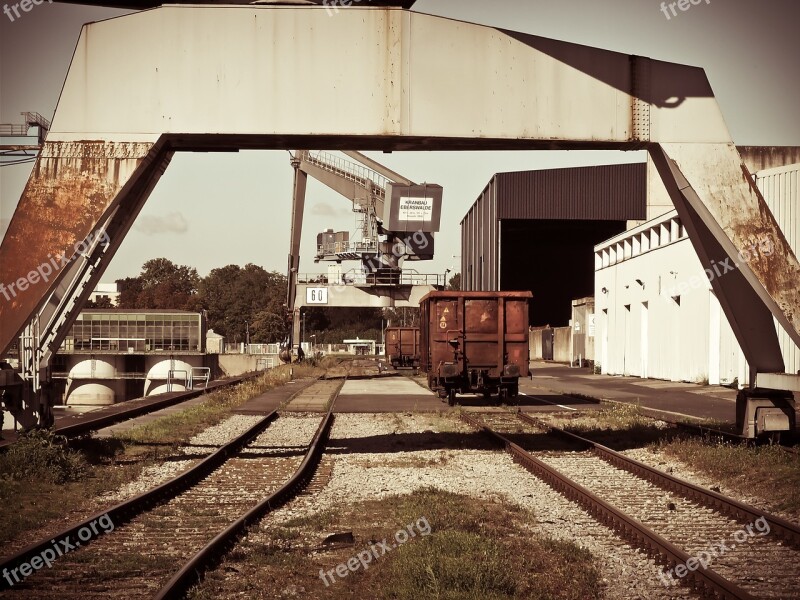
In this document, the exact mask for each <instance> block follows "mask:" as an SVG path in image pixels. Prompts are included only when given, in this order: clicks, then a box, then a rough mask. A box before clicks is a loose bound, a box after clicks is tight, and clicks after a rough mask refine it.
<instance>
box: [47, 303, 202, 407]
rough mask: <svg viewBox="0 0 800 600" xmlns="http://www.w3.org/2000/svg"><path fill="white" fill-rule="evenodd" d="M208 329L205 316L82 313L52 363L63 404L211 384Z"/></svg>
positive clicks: (100, 401)
mask: <svg viewBox="0 0 800 600" xmlns="http://www.w3.org/2000/svg"><path fill="white" fill-rule="evenodd" d="M205 328H206V325H205V317H204V316H203V315H202V314H201V313H192V312H186V311H179V310H133V309H126V310H116V309H106V310H102V309H96V310H84V311H81V313H80V314H79V315H78V317H77V319H76V320H75V323H74V324H73V325H72V327H71V328H70V330H69V332H68V334H67V336H66V338H65V340H64V343H63V344H62V346H61V348H60V349H59V351H58V353H57V354H56V356H55V358H54V361H53V376H54V380H55V382H56V385H59V386H60V387H62V389H63V392H62V398H63V402H64V404H79V405H102V404H114V403H115V402H119V401H121V400H127V399H130V398H137V397H141V396H148V395H151V394H158V393H161V392H166V391H179V390H183V389H187V388H188V387H191V385H192V384H193V383H195V382H196V381H197V380H198V378H199V379H202V380H203V381H207V380H208V378H209V376H210V369H209V365H208V364H206V362H207V361H206V353H205V333H206V332H205Z"/></svg>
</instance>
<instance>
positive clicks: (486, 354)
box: [420, 291, 532, 406]
mask: <svg viewBox="0 0 800 600" xmlns="http://www.w3.org/2000/svg"><path fill="white" fill-rule="evenodd" d="M531 298H532V295H531V293H530V292H456V291H453V292H431V293H429V294H427V295H426V296H425V297H423V298H422V300H421V301H420V347H421V350H422V352H421V355H420V367H421V369H422V370H424V371H425V373H426V374H427V376H428V386H429V387H430V388H431V389H432V390H434V391H436V392H437V393H438V394H439V397H441V398H447V399H448V404H450V405H451V406H452V405H453V404H455V399H456V394H458V393H470V392H472V393H479V394H483V396H484V397H485V398H488V397H490V395H491V394H495V393H496V394H498V396H499V397H500V399H501V400H504V399H506V398H509V397H514V396H516V395H517V394H518V393H519V378H520V377H528V376H529V374H530V371H529V369H528V303H529V301H530V299H531Z"/></svg>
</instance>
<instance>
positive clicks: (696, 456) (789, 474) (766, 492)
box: [657, 437, 800, 520]
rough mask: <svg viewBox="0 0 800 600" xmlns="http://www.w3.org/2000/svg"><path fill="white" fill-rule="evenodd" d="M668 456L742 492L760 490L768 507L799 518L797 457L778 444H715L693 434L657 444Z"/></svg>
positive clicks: (798, 467) (751, 492)
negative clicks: (754, 445)
mask: <svg viewBox="0 0 800 600" xmlns="http://www.w3.org/2000/svg"><path fill="white" fill-rule="evenodd" d="M657 449H659V450H661V451H662V452H663V453H664V454H666V455H667V456H671V457H674V458H676V459H678V460H680V461H681V462H683V463H685V464H687V465H690V466H691V468H692V469H693V470H694V471H697V472H702V473H705V474H707V475H709V476H711V477H713V478H715V479H716V480H718V481H720V482H721V483H722V484H723V485H724V486H725V487H727V488H730V489H732V490H736V491H737V492H739V493H741V494H745V495H752V494H759V493H760V494H761V495H762V496H764V497H765V500H766V501H768V503H769V506H770V509H771V510H781V511H784V512H786V513H789V514H790V515H793V518H794V520H797V519H798V518H800V496H799V495H798V493H797V490H798V489H800V457H798V456H797V455H796V454H790V453H788V452H784V451H783V450H781V449H780V448H779V447H777V446H756V447H748V446H744V445H738V444H736V445H734V444H714V443H711V442H708V441H705V440H703V439H699V438H696V437H686V438H684V439H677V440H673V441H672V442H670V443H668V444H662V445H660V446H657Z"/></svg>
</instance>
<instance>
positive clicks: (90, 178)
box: [0, 141, 152, 349]
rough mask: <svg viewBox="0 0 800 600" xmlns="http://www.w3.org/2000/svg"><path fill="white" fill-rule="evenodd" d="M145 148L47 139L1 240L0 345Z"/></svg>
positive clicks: (29, 312) (98, 218)
mask: <svg viewBox="0 0 800 600" xmlns="http://www.w3.org/2000/svg"><path fill="white" fill-rule="evenodd" d="M151 148H152V144H150V143H114V142H99V141H80V142H46V143H45V145H44V147H43V148H42V152H41V155H40V156H39V158H38V159H37V161H36V165H35V167H34V170H33V172H32V173H31V176H30V179H29V180H28V183H27V185H26V186H25V190H24V192H23V193H22V197H21V198H20V201H19V204H18V206H17V209H16V211H15V213H14V216H13V218H12V219H11V223H10V224H9V227H8V231H7V233H6V236H5V238H4V239H3V243H2V245H1V246H0V349H5V348H7V347H8V345H9V344H10V343H11V342H13V338H14V336H15V335H16V334H17V332H18V331H19V330H20V329H21V328H22V327H23V326H24V325H25V323H27V322H28V321H29V320H30V318H31V317H32V316H33V314H34V312H35V311H36V310H37V308H38V307H39V306H40V305H41V303H42V302H43V301H44V300H45V296H46V294H47V293H49V291H50V290H51V288H52V287H54V284H55V281H56V280H57V278H58V276H59V275H60V274H61V272H62V271H63V269H64V267H66V265H67V264H69V262H70V259H71V258H72V257H73V256H74V255H75V248H76V245H78V244H80V242H82V241H83V240H85V239H86V238H87V236H89V234H91V233H93V232H95V231H96V230H97V229H98V227H99V223H101V222H102V218H103V216H104V214H105V213H106V211H107V210H108V208H109V206H110V204H111V203H112V201H113V200H114V198H115V197H116V196H117V194H118V193H119V191H120V190H121V189H122V187H123V186H124V185H125V183H126V182H127V181H128V179H130V177H131V175H132V174H133V173H134V171H135V170H136V168H137V167H138V165H139V164H140V162H141V160H142V159H143V158H144V157H145V156H147V153H148V152H149V151H150V149H151Z"/></svg>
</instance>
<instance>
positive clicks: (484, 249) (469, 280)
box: [461, 178, 500, 291]
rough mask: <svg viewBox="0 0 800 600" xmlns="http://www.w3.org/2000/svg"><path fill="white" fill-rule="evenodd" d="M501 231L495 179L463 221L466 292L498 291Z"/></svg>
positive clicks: (463, 264)
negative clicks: (498, 233) (499, 235)
mask: <svg viewBox="0 0 800 600" xmlns="http://www.w3.org/2000/svg"><path fill="white" fill-rule="evenodd" d="M498 229H499V222H498V220H497V193H496V179H495V178H492V180H491V181H490V182H489V184H488V185H487V186H486V188H485V189H484V190H483V191H482V192H481V194H480V196H478V199H477V200H476V201H475V203H474V204H473V205H472V206H471V207H470V209H469V212H467V214H466V216H465V217H464V218H463V219H462V221H461V282H462V288H463V289H464V290H465V291H482V290H496V289H498V287H497V283H499V282H498V278H499V268H498V267H499V262H498V261H499V258H498V257H499V252H500V248H499V239H498V235H497V232H498ZM470 267H471V269H470Z"/></svg>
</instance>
